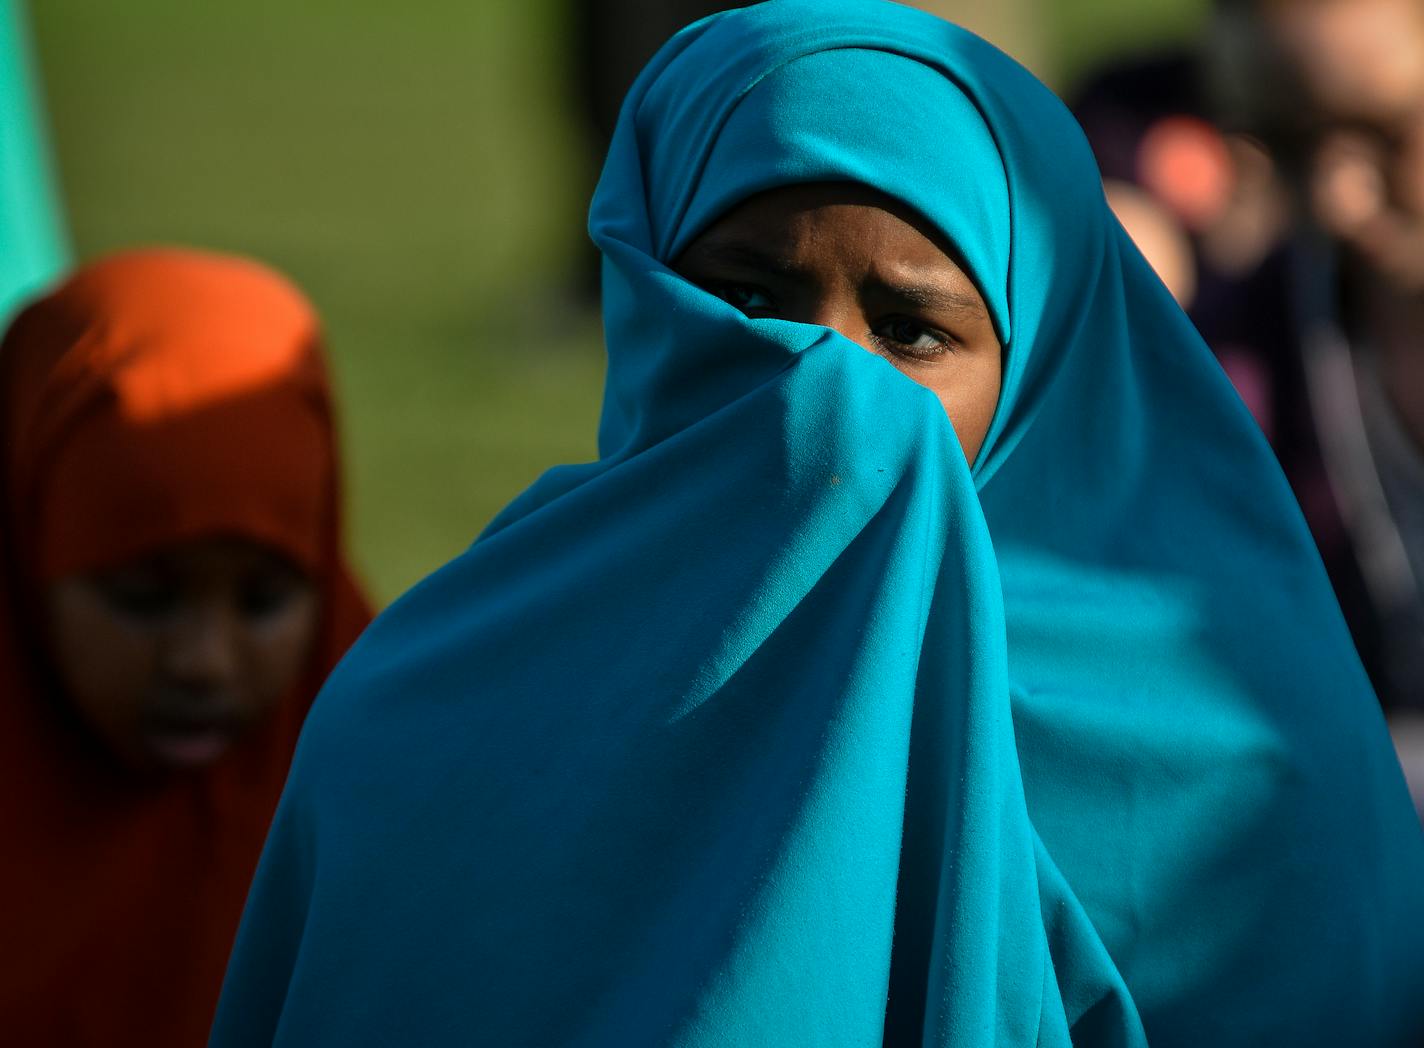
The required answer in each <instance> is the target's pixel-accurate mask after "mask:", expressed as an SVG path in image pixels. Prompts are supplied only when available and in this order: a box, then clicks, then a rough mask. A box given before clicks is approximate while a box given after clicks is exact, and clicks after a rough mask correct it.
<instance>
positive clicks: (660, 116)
mask: <svg viewBox="0 0 1424 1048" xmlns="http://www.w3.org/2000/svg"><path fill="white" fill-rule="evenodd" d="M589 227H590V230H591V232H592V235H593V237H594V239H595V242H596V243H597V244H598V246H599V248H600V250H601V252H602V253H603V256H604V263H605V268H604V275H605V280H604V282H603V299H602V302H603V312H604V325H605V331H606V348H607V351H608V369H607V381H606V387H605V399H604V408H603V415H602V420H601V425H600V429H599V435H598V440H599V452H600V458H599V459H598V461H596V462H586V463H581V464H577V465H569V466H563V467H559V468H556V469H553V470H550V471H549V472H548V473H546V474H545V475H544V476H543V477H541V478H540V479H539V480H538V481H537V482H536V483H535V484H534V485H533V486H531V487H530V488H529V489H528V490H526V491H525V492H524V493H523V494H522V495H521V496H519V497H518V498H517V499H516V500H515V501H514V502H513V503H511V504H510V505H509V506H508V507H506V509H505V510H504V511H503V512H502V513H501V514H500V516H499V517H497V518H496V519H495V521H494V522H493V523H492V524H491V525H490V526H489V527H488V528H487V529H486V530H485V531H484V532H483V534H482V535H481V536H480V537H479V539H478V540H476V542H475V543H474V544H473V545H472V546H471V547H470V548H469V549H468V550H467V551H466V552H465V553H463V554H462V555H461V556H460V557H458V558H457V559H455V560H453V561H452V562H451V563H449V564H447V565H446V566H445V567H443V568H442V569H440V570H439V571H437V572H435V573H434V574H433V575H431V576H430V577H429V578H427V579H426V580H425V581H424V582H422V583H421V584H420V585H418V586H417V587H415V588H414V589H412V590H411V591H410V592H408V593H407V594H406V595H405V596H404V597H402V598H401V599H400V600H398V601H397V602H396V603H395V604H394V605H392V606H391V607H390V608H389V609H387V611H386V612H385V613H383V614H382V616H381V617H380V618H379V619H378V620H377V621H376V622H375V623H374V624H373V625H372V627H371V628H370V629H369V630H368V631H367V632H366V633H365V634H364V635H363V637H362V638H361V640H360V641H359V642H358V643H357V645H356V647H355V648H354V649H353V650H352V652H351V654H350V655H349V656H348V657H347V658H346V659H345V660H343V662H342V664H341V666H340V667H338V669H337V670H336V672H335V673H334V674H333V676H332V678H331V680H330V681H329V683H328V685H327V689H326V691H325V692H324V694H323V698H322V700H321V701H320V702H319V703H318V704H317V706H316V707H315V709H314V710H313V713H312V717H311V719H310V720H309V721H308V724H307V728H306V731H305V733H304V735H303V739H302V744H301V746H300V747H299V750H298V753H297V756H296V758H295V760H294V762H293V770H292V775H291V778H290V780H289V783H288V787H287V792H286V795H285V797H284V800H283V803H282V806H281V809H280V811H279V812H278V815H277V817H276V819H275V821H274V824H273V829H272V833H271V836H270V838H269V841H268V845H267V848H266V850H265V851H264V853H263V859H262V863H261V866H260V869H259V871H258V874H257V876H256V879H255V880H254V885H253V891H252V895H251V898H250V900H249V904H248V907H247V910H246V912H245V914H244V918H243V924H242V928H241V930H240V932H239V935H238V940H237V943H236V946H235V948H234V953H233V960H232V965H231V967H230V969H229V973H228V978H227V981H226V983H225V985H224V990H223V1000H222V1003H221V1005H220V1008H219V1015H218V1018H217V1020H216V1022H215V1024H214V1033H213V1046H214V1048H240V1046H247V1045H254V1044H263V1045H266V1044H280V1045H291V1046H304V1045H308V1044H312V1043H381V1044H385V1043H410V1044H420V1045H428V1046H438V1045H446V1044H450V1045H454V1044H468V1043H471V1042H477V1043H488V1044H495V1045H506V1044H527V1045H567V1044H585V1045H625V1044H627V1045H655V1044H669V1045H679V1046H682V1048H692V1046H709V1048H711V1046H716V1048H725V1046H732V1045H769V1044H776V1045H783V1044H785V1045H803V1044H815V1045H856V1046H860V1045H865V1046H869V1045H880V1044H888V1045H892V1046H910V1045H924V1046H930V1048H943V1046H948V1045H954V1046H957V1048H966V1046H976V1045H977V1046H986V1048H987V1046H990V1045H996V1046H997V1045H1024V1044H1044V1045H1047V1044H1053V1045H1068V1044H1070V1043H1072V1044H1077V1045H1085V1046H1086V1045H1104V1046H1107V1045H1112V1046H1119V1048H1122V1046H1141V1045H1143V1044H1146V1043H1149V1042H1150V1043H1151V1044H1152V1045H1154V1046H1159V1048H1162V1046H1172V1045H1183V1046H1193V1048H1196V1046H1200V1045H1213V1046H1225V1045H1260V1044H1291V1045H1311V1044H1320V1045H1336V1044H1362V1045H1394V1044H1400V1045H1403V1044H1410V1043H1417V1041H1418V1039H1419V1036H1420V1034H1421V1033H1422V1032H1424V894H1421V892H1420V891H1419V886H1420V884H1421V881H1424V835H1421V833H1420V830H1419V827H1418V825H1417V823H1416V821H1415V818H1414V813H1413V811H1412V810H1411V808H1410V805H1409V799H1408V796H1407V794H1406V792H1405V787H1404V783H1403V781H1402V779H1401V777H1400V774H1399V767H1398V764H1397V762H1396V761H1395V759H1394V755H1393V753H1392V751H1391V748H1390V742H1389V737H1388V734H1387V733H1386V731H1385V727H1384V723H1383V718H1382V717H1381V714H1380V711H1379V708H1378V705H1377V703H1376V702H1375V700H1374V697H1373V695H1372V694H1371V692H1370V687H1369V683H1368V680H1367V679H1366V677H1365V674H1364V672H1363V670H1362V669H1361V666H1360V662H1359V659H1358V657H1357V656H1356V654H1355V652H1354V649H1353V647H1352V645H1351V643H1350V639H1349V635H1348V633H1347V632H1346V630H1345V627H1344V625H1343V623H1342V622H1341V620H1340V615H1339V611H1338V606H1337V604H1336V602H1335V599H1334V597H1333V596H1332V595H1331V592H1330V588H1329V583H1328V580H1327V579H1326V576H1325V573H1324V572H1323V571H1322V570H1321V567H1320V561H1319V557H1318V556H1317V555H1316V553H1315V551H1314V548H1313V546H1312V544H1311V540H1310V536H1309V534H1308V532H1307V531H1306V528H1305V526H1304V524H1303V523H1302V521H1301V518H1300V513H1299V511H1298V510H1297V509H1296V507H1295V504H1294V500H1293V499H1292V496H1291V493H1290V490H1289V488H1288V487H1287V485H1286V483H1285V481H1284V480H1283V479H1282V477H1281V471H1280V468H1279V466H1278V465H1277V464H1276V462H1275V461H1274V459H1273V457H1272V455H1271V452H1270V449H1269V448H1268V447H1267V445H1266V442H1265V441H1264V439H1263V438H1262V436H1261V434H1260V432H1259V430H1258V428H1257V427H1256V425H1255V424H1254V423H1253V422H1252V420H1251V418H1250V417H1249V415H1248V413H1247V411H1246V410H1245V408H1243V407H1242V405H1241V403H1240V401H1239V399H1238V398H1237V397H1236V396H1235V395H1234V394H1233V393H1232V391H1231V389H1230V387H1229V385H1228V383H1227V382H1226V380H1225V378H1224V377H1223V376H1222V374H1221V370H1220V368H1219V367H1217V365H1216V363H1215V362H1214V361H1213V360H1212V358H1211V356H1210V354H1209V353H1208V351H1207V349H1206V347H1205V346H1204V345H1203V344H1202V341H1201V339H1200V337H1199V335H1198V334H1197V333H1196V332H1195V331H1194V330H1193V329H1192V327H1191V325H1190V323H1189V322H1188V320H1187V319H1186V317H1185V316H1184V315H1183V314H1182V312H1181V310H1180V309H1179V307H1178V306H1177V304H1176V303H1175V302H1174V301H1173V300H1172V298H1171V296H1170V295H1169V294H1168V292H1167V290H1166V289H1165V288H1164V287H1163V286H1162V284H1161V282H1160V281H1159V280H1158V279H1157V278H1156V277H1155V276H1154V275H1153V274H1152V272H1151V271H1150V269H1149V268H1148V266H1147V264H1146V263H1145V262H1144V261H1143V260H1142V258H1141V256H1140V254H1139V253H1138V252H1137V251H1136V250H1135V249H1134V248H1133V246H1132V244H1131V243H1130V242H1129V241H1128V239H1127V237H1126V236H1125V235H1124V234H1123V232H1122V230H1121V229H1120V227H1119V226H1118V224H1117V223H1116V222H1115V221H1114V220H1113V217H1112V215H1111V213H1110V212H1109V211H1108V208H1107V206H1106V205H1105V202H1104V199H1103V194H1102V191H1101V185H1100V180H1099V175H1098V170H1097V167H1096V165H1095V164H1094V162H1093V158H1092V156H1091V153H1090V151H1089V150H1088V147H1087V145H1086V144H1085V142H1084V141H1083V138H1082V135H1081V133H1080V131H1079V129H1078V127H1077V125H1076V124H1075V123H1074V122H1073V120H1072V119H1071V117H1070V116H1069V115H1068V113H1067V112H1066V111H1065V109H1064V107H1063V106H1062V104H1061V103H1060V102H1059V101H1058V100H1057V99H1056V98H1055V97H1054V96H1053V95H1052V94H1051V93H1050V92H1049V91H1048V90H1047V89H1046V88H1045V87H1044V86H1043V85H1042V84H1040V83H1038V82H1037V81H1036V80H1035V79H1034V78H1033V77H1032V76H1031V75H1030V74H1029V73H1028V72H1026V71H1025V70H1024V69H1023V68H1022V67H1021V66H1019V65H1018V64H1017V63H1015V62H1014V61H1013V60H1011V59H1009V58H1008V57H1006V56H1005V55H1004V54H1003V53H1002V52H1001V51H999V50H997V49H995V48H994V47H992V46H990V45H989V44H987V43H985V42H984V41H982V40H980V39H979V38H977V37H975V36H973V35H972V34H970V33H968V32H965V31H964V30H962V29H959V28H957V27H954V26H951V25H948V24H946V23H944V22H941V21H939V20H937V19H935V18H933V17H931V16H929V15H927V14H925V13H923V12H920V11H916V10H913V9H912V8H909V7H906V6H902V5H899V4H891V3H876V2H870V0H845V2H836V0H773V2H771V3H765V4H760V5H756V6H754V7H748V8H744V9H738V10H734V11H729V12H726V13H724V14H722V15H720V16H716V17H714V18H712V19H710V20H707V21H704V22H701V23H699V24H698V25H696V26H694V27H690V28H688V29H686V30H684V31H683V32H682V33H681V34H679V35H678V36H676V37H674V38H673V39H672V41H671V42H669V43H668V44H667V45H666V46H665V47H664V48H663V49H662V50H661V51H659V52H658V54H657V55H656V56H655V57H654V58H653V59H652V60H651V61H650V63H649V65H648V67H647V70H646V72H645V73H644V74H643V75H642V76H641V77H640V78H639V79H638V80H637V82H636V85H635V86H634V87H633V88H632V93H631V95H630V97H629V99H628V102H627V103H626V104H625V105H624V106H623V107H622V110H621V113H620V117H619V123H618V125H617V128H616V130H615V133H614V136H613V141H612V145H611V147H610V149H609V153H608V157H607V162H606V165H605V167H604V172H603V176H602V178H601V179H600V181H599V185H598V189H597V192H596V194H595V196H594V200H593V204H592V207H591V211H590V221H589Z"/></svg>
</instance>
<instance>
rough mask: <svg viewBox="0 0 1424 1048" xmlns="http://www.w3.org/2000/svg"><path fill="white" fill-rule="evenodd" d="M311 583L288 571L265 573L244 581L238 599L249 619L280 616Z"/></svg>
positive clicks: (242, 610) (240, 607) (258, 573)
mask: <svg viewBox="0 0 1424 1048" xmlns="http://www.w3.org/2000/svg"><path fill="white" fill-rule="evenodd" d="M309 585H310V583H308V582H307V580H306V579H305V578H303V577H301V576H299V575H296V574H294V573H292V572H288V571H263V572H257V573H255V574H253V575H250V576H249V577H248V578H246V579H244V580H243V583H242V588H241V592H240V595H239V598H238V601H239V603H238V606H239V609H240V610H241V612H242V614H243V615H245V616H246V617H247V618H249V619H266V618H272V617H274V616H276V615H280V614H281V613H282V612H283V611H284V610H286V608H287V607H288V606H289V605H290V604H291V603H292V601H294V600H295V599H296V598H297V595H298V594H300V593H302V592H304V591H305V590H306V589H307V587H308V586H309Z"/></svg>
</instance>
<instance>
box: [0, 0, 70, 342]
mask: <svg viewBox="0 0 1424 1048" xmlns="http://www.w3.org/2000/svg"><path fill="white" fill-rule="evenodd" d="M26 28H27V27H26V25H25V18H24V10H23V7H22V5H21V4H20V2H19V0H0V331H3V330H4V328H5V326H6V323H7V322H8V320H9V318H10V316H11V314H12V313H14V312H15V310H16V309H18V308H19V306H20V305H21V304H22V303H23V302H24V300H25V299H27V298H28V297H30V296H31V295H33V294H35V293H36V292H38V291H39V290H41V289H42V288H43V287H44V286H45V285H46V284H48V283H49V282H50V281H51V280H53V279H55V278H56V277H57V276H58V275H59V274H60V272H61V270H63V269H64V267H65V266H66V265H68V263H69V248H68V245H67V243H66V240H65V235H64V230H63V228H62V224H61V221H60V207H59V198H58V193H57V192H56V190H55V185H54V177H53V174H52V171H51V164H50V157H49V152H48V148H47V143H46V140H45V134H44V121H43V119H42V117H41V113H40V107H39V105H38V102H37V98H36V95H37V92H36V89H35V87H36V78H35V74H34V69H33V67H32V66H31V63H30V54H29V50H30V49H29V39H28V34H27V33H26Z"/></svg>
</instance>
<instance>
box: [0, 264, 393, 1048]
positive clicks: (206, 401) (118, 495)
mask: <svg viewBox="0 0 1424 1048" xmlns="http://www.w3.org/2000/svg"><path fill="white" fill-rule="evenodd" d="M318 339H319V331H318V324H317V320H316V317H315V316H314V314H313V312H312V310H311V307H310V306H309V305H308V304H307V302H306V301H305V299H304V298H303V297H302V296H301V294H300V293H298V292H297V291H296V290H295V289H294V288H293V287H292V286H291V285H290V284H288V283H287V282H286V281H285V280H283V279H281V278H280V277H278V276H277V275H275V274H274V273H272V272H270V271H269V270H267V269H264V268H262V267H261V266H258V265H256V264H254V263H252V262H247V261H243V260H239V259H234V258H226V257H221V256H215V255H208V254H199V253H196V252H190V251H179V250H148V251H136V252H128V253H124V254H121V255H117V256H114V257H111V258H108V259H105V260H102V261H99V262H97V263H95V264H93V265H90V266H88V267H86V268H84V269H83V270H81V271H80V272H79V273H78V274H76V275H75V276H74V277H73V278H72V279H70V280H69V281H68V282H67V283H66V284H64V285H63V286H61V287H60V288H59V289H58V290H57V291H55V292H54V293H53V294H51V295H49V296H48V297H46V298H44V299H42V300H40V301H39V302H37V303H35V304H34V305H32V306H31V307H30V308H29V309H27V310H26V311H25V312H23V313H22V314H21V315H20V316H19V317H18V318H17V319H16V320H15V322H14V323H13V325H12V326H11V328H10V330H9V332H8V333H7V334H6V336H5V340H4V343H3V346H0V427H3V429H0V432H3V440H4V447H3V456H0V497H3V498H4V500H5V502H4V506H3V510H0V552H3V562H0V567H3V570H4V575H3V577H0V789H3V793H0V841H3V843H4V847H5V852H6V859H5V861H4V862H3V863H0V908H3V913H0V929H3V930H4V931H3V944H0V957H3V960H0V1040H4V1041H5V1042H6V1043H13V1044H35V1045H39V1044H44V1045H81V1044H82V1045H89V1044H94V1045H98V1044H104V1045H110V1044H135V1045H139V1044H141V1045H145V1046H148V1048H155V1046H157V1048H162V1046H168V1045H172V1046H185V1048H187V1046H196V1045H201V1044H203V1043H205V1041H206V1037H207V1029H208V1024H209V1022H210V1021H211V1017H212V1012H213V1009H214V1007H215V1004H216V1001H217V995H218V990H219V988H220V985H221V981H222V976H223V970H224V967H225V965H226V960H227V955H228V950H229V947H230V945H231V942H232V936H233V933H234V932H235V930H236V927H237V922H238V918H239V917H240V915H241V911H242V905H243V900H244V898H245V896H246V892H247V884H248V880H249V878H250V877H251V875H252V871H253V868H254V867H255V865H256V862H257V857H258V853H259V851H260V850H261V846H262V841H263V837H264V835H265V833H266V830H267V824H268V821H269V820H270V818H271V815H272V811H273V808H274V806H275V805H276V802H277V798H278V795H279V794H280V792H281V789H282V783H283V780H284V778H285V776H286V771H287V764H288V761H289V759H290V757H291V753H292V748H293V746H294V745H295V742H296V737H297V732H298V730H299V728H300V726H301V723H302V719H303V717H304V716H305V714H306V711H307V708H308V706H309V705H310V703H311V700H312V698H313V696H314V695H315V692H316V690H317V688H318V687H319V686H320V683H321V681H322V679H323V678H324V677H325V675H326V674H327V673H328V672H329V671H330V669H331V668H332V666H333V665H334V664H335V662H336V660H337V659H338V658H340V656H341V654H342V652H344V651H345V649H346V647H347V646H348V645H349V644H350V643H351V642H352V641H353V640H354V639H355V637H356V634H357V633H359V632H360V630H361V628H362V627H363V626H364V625H365V623H366V622H367V620H368V619H369V610H368V607H367V604H366V602H365V600H364V599H363V598H362V596H361V595H360V592H359V591H358V589H357V587H356V586H355V584H354V582H353V580H352V577H351V575H350V573H349V572H348V570H347V568H346V566H345V564H344V562H343V559H342V553H341V542H340V492H339V489H338V474H339V468H338V460H337V453H336V446H335V441H334V434H333V427H332V418H331V403H330V392H329V388H328V383H327V379H326V374H325V370H324V367H323V363H322V357H321V351H320V346H319V341H318ZM215 534H222V535H229V536H239V537H244V538H250V539H253V540H256V541H260V542H263V543H266V544H267V545H269V546H272V547H274V548H276V549H277V550H280V551H281V552H283V553H285V554H286V555H287V556H289V557H290V558H291V559H292V560H293V561H295V562H296V563H298V564H300V565H301V566H302V567H303V568H305V569H306V571H307V572H308V573H309V574H310V575H311V577H312V578H313V579H315V580H316V583H317V586H318V589H319V592H320V593H321V594H322V597H323V604H322V608H323V625H322V628H321V630H320V632H319V636H318V641H317V645H316V650H315V652H314V653H313V658H312V662H311V665H310V668H309V671H308V673H307V676H306V678H305V679H304V681H303V682H302V684H301V686H300V687H299V688H298V689H297V693H296V694H293V695H291V696H289V697H288V699H287V700H286V701H284V702H283V704H282V705H281V707H280V708H279V711H278V712H277V714H276V715H275V716H274V717H273V718H272V719H271V720H270V721H268V722H267V723H266V724H265V725H264V726H263V727H262V728H260V729H259V730H258V731H256V732H255V733H254V734H253V735H251V736H249V737H248V738H246V739H245V740H243V742H241V743H240V744H239V745H238V746H237V747H236V748H234V750H233V751H231V752H230V753H228V754H227V755H226V756H224V757H223V758H222V759H221V760H219V761H218V762H217V763H215V764H214V765H212V766H211V767H210V768H208V769H206V770H204V771H201V772H196V773H191V774H187V775H182V776H174V777H172V778H169V779H167V780H164V781H163V782H161V783H157V784H155V783H153V782H144V781H141V780H138V779H135V778H131V777H129V776H126V775H125V774H124V773H123V772H122V771H120V770H119V769H118V768H117V767H116V766H114V765H112V764H110V763H108V762H105V761H104V760H101V759H98V755H97V753H96V751H95V750H94V748H93V744H92V743H91V742H90V741H89V740H88V739H87V738H86V737H84V735H83V733H82V732H81V731H79V730H77V729H76V727H75V726H74V725H73V724H72V723H71V722H70V721H69V720H68V719H67V718H66V716H65V715H64V714H63V712H62V706H63V700H62V697H61V696H59V695H57V694H56V689H55V688H54V686H53V685H52V684H51V683H50V682H49V680H48V678H47V674H46V670H45V667H44V665H43V659H42V658H41V657H40V656H39V654H38V652H39V651H40V650H41V649H40V647H39V639H40V638H39V637H38V635H37V632H36V630H37V625H36V623H37V619H38V615H37V595H38V592H39V589H40V587H41V586H43V585H44V583H46V582H48V581H50V580H53V579H56V578H59V577H62V576H64V575H66V574H70V573H73V572H79V571H89V570H94V569H98V568H104V567H111V566H117V565H119V564H121V563H123V562H125V561H127V560H129V559H131V558H133V557H136V556H141V555H143V554H145V553H148V552H152V551H154V550H156V549H159V548H161V547H163V546H165V545H169V544H173V543H176V542H181V541H184V540H188V539H193V538H199V537H205V536H209V535H215Z"/></svg>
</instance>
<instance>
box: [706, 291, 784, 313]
mask: <svg viewBox="0 0 1424 1048" xmlns="http://www.w3.org/2000/svg"><path fill="white" fill-rule="evenodd" d="M711 291H712V293H713V294H714V295H716V296H717V297H718V298H720V299H722V300H723V301H725V302H726V303H727V304H728V305H731V306H734V307H735V308H737V309H740V310H741V311H742V312H743V313H747V312H750V311H752V310H758V309H771V308H772V302H771V296H770V295H768V294H767V293H766V292H765V291H762V290H760V289H759V288H756V287H753V286H752V285H750V284H716V285H713V287H712V288H711Z"/></svg>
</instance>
